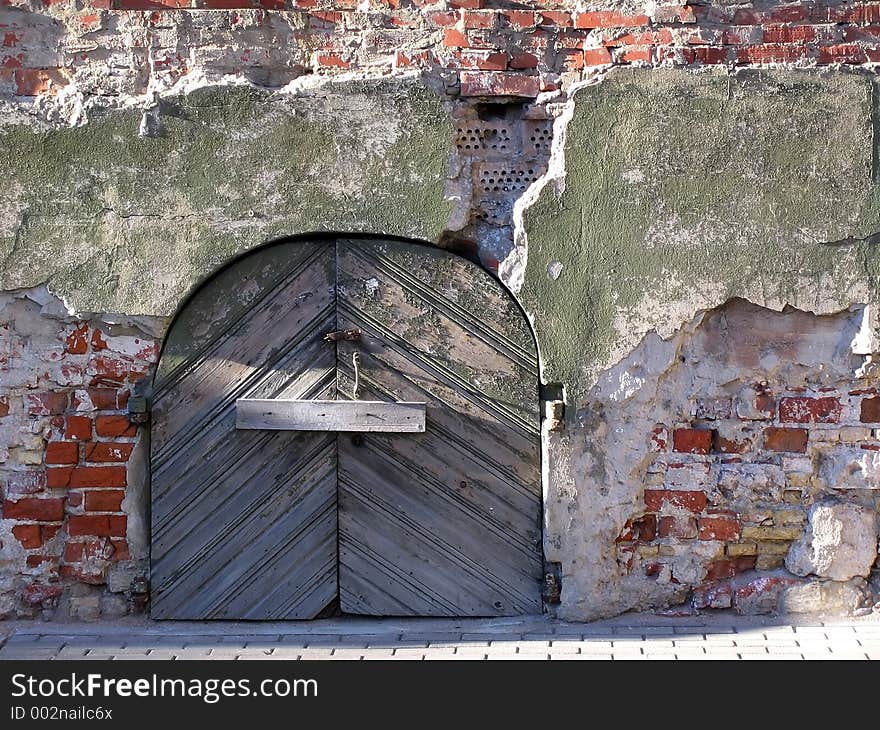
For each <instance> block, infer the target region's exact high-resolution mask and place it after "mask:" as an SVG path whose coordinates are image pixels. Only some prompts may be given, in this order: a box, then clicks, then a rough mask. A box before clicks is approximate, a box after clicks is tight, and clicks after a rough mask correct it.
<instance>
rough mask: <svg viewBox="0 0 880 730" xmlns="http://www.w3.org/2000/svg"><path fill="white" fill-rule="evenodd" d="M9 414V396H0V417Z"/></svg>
mask: <svg viewBox="0 0 880 730" xmlns="http://www.w3.org/2000/svg"><path fill="white" fill-rule="evenodd" d="M8 415H9V398H8V397H7V396H5V395H4V396H2V397H0V418H3V417H4V416H8Z"/></svg>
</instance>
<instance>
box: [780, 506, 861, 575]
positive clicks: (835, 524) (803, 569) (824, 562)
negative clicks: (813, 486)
mask: <svg viewBox="0 0 880 730" xmlns="http://www.w3.org/2000/svg"><path fill="white" fill-rule="evenodd" d="M876 559H877V518H876V515H875V514H874V512H873V511H872V510H869V509H867V508H865V507H861V506H859V505H856V504H847V503H833V502H821V503H817V504H814V505H813V506H812V507H811V508H810V512H809V516H808V521H807V528H806V530H805V532H804V535H803V537H801V538H800V539H799V540H796V541H795V542H794V543H792V546H791V549H790V550H789V552H788V556H787V557H786V559H785V567H786V568H788V570H790V571H791V572H792V573H794V574H795V575H810V574H813V575H818V576H820V577H822V578H831V579H832V580H839V581H845V580H849V579H850V578H853V577H855V576H863V577H867V576H868V575H869V573H870V571H871V566H872V565H873V564H874V561H875V560H876Z"/></svg>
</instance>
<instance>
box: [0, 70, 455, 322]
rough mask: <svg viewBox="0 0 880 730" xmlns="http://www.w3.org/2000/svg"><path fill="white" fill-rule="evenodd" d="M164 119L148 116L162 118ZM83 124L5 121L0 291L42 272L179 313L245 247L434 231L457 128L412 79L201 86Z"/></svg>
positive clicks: (444, 212)
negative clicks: (145, 109)
mask: <svg viewBox="0 0 880 730" xmlns="http://www.w3.org/2000/svg"><path fill="white" fill-rule="evenodd" d="M154 117H155V115H154ZM158 120H159V124H158V125H155V124H152V125H151V126H152V128H153V129H154V130H155V136H139V129H140V126H141V121H142V114H141V112H140V111H139V110H136V109H125V110H114V111H110V110H108V111H104V112H100V111H97V110H94V109H93V110H91V111H90V121H89V122H88V123H87V124H85V125H83V126H79V127H74V128H63V127H55V128H46V127H45V125H43V128H42V129H40V130H38V131H34V129H33V128H32V125H30V124H27V123H24V122H23V121H22V120H21V118H20V117H18V118H16V120H15V121H13V122H11V123H6V124H5V125H3V126H0V169H3V170H4V173H5V180H4V183H5V185H4V195H3V198H2V203H0V262H2V263H0V289H15V288H25V287H31V286H35V285H37V284H41V283H48V285H49V287H50V289H51V290H52V291H54V292H56V293H57V294H59V295H60V296H62V297H63V298H64V299H65V301H66V302H68V304H69V305H70V306H71V307H72V308H74V309H80V310H87V311H111V312H112V311H119V312H128V313H132V314H149V315H166V314H170V313H173V312H174V310H175V308H176V307H177V305H178V304H179V302H180V300H181V299H182V297H183V296H184V294H185V293H186V292H187V291H188V290H189V289H190V288H191V287H192V286H193V285H194V284H195V283H196V282H198V281H199V280H201V279H202V278H204V277H205V276H206V275H207V274H208V273H210V272H211V271H213V270H214V269H215V268H217V267H218V266H219V265H221V264H222V263H224V262H226V261H228V260H229V259H230V258H232V257H233V256H235V255H236V254H238V253H241V252H242V251H245V250H247V249H251V248H254V247H256V246H258V245H260V244H261V243H264V242H266V241H269V240H272V239H275V238H278V237H282V236H288V235H293V234H298V233H307V232H314V231H345V232H361V231H363V232H370V233H379V234H394V235H400V236H409V237H413V238H423V239H428V240H433V239H436V238H437V237H438V236H439V235H440V233H441V232H442V231H443V230H444V228H445V227H446V223H447V220H448V218H449V216H450V213H451V209H452V205H451V204H450V203H448V202H447V201H445V200H444V195H443V193H444V186H445V184H446V176H447V171H448V158H449V141H450V140H451V138H452V126H451V122H450V120H449V117H448V114H447V112H446V111H445V110H444V108H443V106H442V105H441V102H440V100H439V98H438V97H437V96H436V95H435V94H434V93H433V92H431V91H430V90H428V89H427V88H426V87H425V86H424V85H422V84H421V82H420V81H418V80H416V79H413V78H409V79H395V80H384V81H382V80H379V81H357V80H349V81H343V82H335V83H328V84H324V85H321V86H318V87H313V88H306V89H300V90H299V91H293V92H288V93H282V92H275V93H269V92H266V91H262V90H259V89H257V88H255V87H250V86H243V85H239V86H232V85H227V86H220V87H210V86H207V87H203V88H198V89H196V90H194V91H192V93H189V94H186V95H179V96H171V97H167V98H163V99H162V100H161V102H160V106H159V115H158Z"/></svg>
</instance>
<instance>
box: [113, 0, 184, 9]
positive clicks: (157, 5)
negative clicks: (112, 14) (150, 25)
mask: <svg viewBox="0 0 880 730" xmlns="http://www.w3.org/2000/svg"><path fill="white" fill-rule="evenodd" d="M193 5H194V1H193V0H113V9H114V10H173V9H175V8H191V7H193Z"/></svg>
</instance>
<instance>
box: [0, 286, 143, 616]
mask: <svg viewBox="0 0 880 730" xmlns="http://www.w3.org/2000/svg"><path fill="white" fill-rule="evenodd" d="M35 296H36V295H35ZM35 323H38V324H35ZM117 333H118V334H117ZM123 333H124V334H123ZM157 357H158V344H157V342H156V340H155V338H153V337H151V336H149V335H145V334H143V333H141V332H137V331H136V330H132V328H131V327H125V326H120V325H119V324H118V323H117V324H109V323H108V322H106V321H103V320H101V319H100V318H89V319H81V318H73V317H70V316H66V315H65V314H63V313H61V312H56V313H54V314H51V313H50V314H46V313H38V312H37V311H35V305H34V302H33V300H32V299H29V298H28V297H27V296H26V295H23V294H19V295H18V296H10V295H4V296H3V300H2V301H0V488H2V494H3V502H2V511H0V516H2V518H3V524H4V530H3V534H2V536H0V542H3V543H6V545H4V546H3V547H4V549H3V553H2V554H3V562H4V566H3V567H4V571H3V572H4V575H5V576H7V577H8V576H9V575H13V576H15V577H14V579H13V583H14V585H12V586H6V585H4V586H3V587H4V589H6V590H2V591H0V614H2V615H28V614H29V613H30V614H33V613H34V612H36V611H38V610H39V609H42V608H46V609H50V608H54V607H55V604H56V603H57V599H58V597H59V596H61V594H62V592H63V587H64V584H65V583H66V582H69V581H74V582H78V583H82V584H87V585H90V586H99V587H100V588H97V589H96V590H95V591H85V592H80V593H78V594H76V595H73V596H70V597H69V601H70V604H69V606H68V611H69V613H71V614H73V615H80V616H83V617H89V616H94V615H97V613H99V612H103V613H105V614H107V613H109V614H118V613H124V612H127V611H128V610H132V609H137V608H139V606H140V604H141V603H142V600H143V599H144V598H145V596H144V595H142V594H143V593H144V592H145V583H144V582H143V581H144V578H145V576H146V573H145V566H144V564H143V558H144V557H145V555H143V554H142V555H140V556H133V555H132V551H131V550H130V546H129V542H128V538H129V525H128V521H129V515H130V514H131V513H135V514H136V519H138V520H139V521H142V520H143V516H142V515H141V514H139V513H140V512H141V511H142V510H141V509H140V505H138V504H133V503H132V500H131V499H129V500H128V502H127V501H126V499H127V497H128V496H129V495H128V494H127V489H128V467H129V461H130V459H131V457H132V454H133V451H134V449H135V447H136V446H137V443H138V439H139V429H138V427H137V426H136V425H134V424H132V423H131V421H130V419H129V415H128V409H127V404H128V399H129V397H130V395H131V393H132V392H133V391H134V390H135V389H136V388H137V387H138V385H139V384H141V383H142V381H144V379H145V378H146V377H147V376H148V374H149V373H150V371H151V368H152V366H153V364H154V363H155V362H156V360H157ZM138 558H139V559H138ZM108 583H109V585H110V586H111V587H112V588H113V591H112V593H113V594H115V595H107V594H105V591H104V588H105V586H107V585H108Z"/></svg>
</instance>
